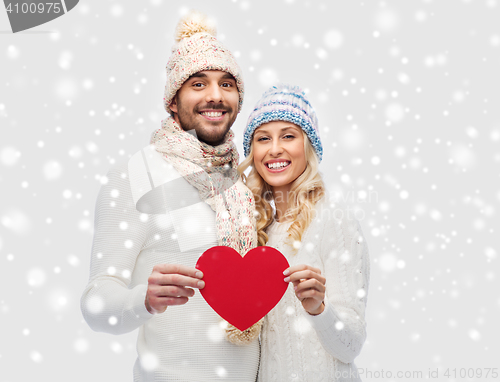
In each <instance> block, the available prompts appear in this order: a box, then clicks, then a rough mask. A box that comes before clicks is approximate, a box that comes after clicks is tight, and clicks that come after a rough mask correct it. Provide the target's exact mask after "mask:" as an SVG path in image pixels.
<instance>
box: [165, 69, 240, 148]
mask: <svg viewBox="0 0 500 382" xmlns="http://www.w3.org/2000/svg"><path fill="white" fill-rule="evenodd" d="M238 103H239V93H238V88H237V87H236V80H235V79H234V77H233V76H232V75H231V74H229V73H226V72H222V71H220V70H204V71H202V72H198V73H196V74H193V75H192V76H191V77H190V78H189V79H188V80H187V81H186V82H184V84H183V85H182V87H181V88H180V89H179V90H178V91H177V94H176V95H175V97H174V99H173V100H172V103H171V104H170V109H171V110H172V111H173V112H174V119H175V121H176V122H177V123H178V124H179V125H180V126H181V127H182V129H183V130H186V131H187V130H191V129H195V131H196V135H197V137H198V139H199V140H200V141H202V142H205V143H207V144H209V145H211V146H217V145H219V144H221V143H222V141H223V140H224V136H225V135H226V133H227V132H228V131H229V129H230V128H231V126H232V125H233V123H234V121H235V119H236V116H237V115H238Z"/></svg>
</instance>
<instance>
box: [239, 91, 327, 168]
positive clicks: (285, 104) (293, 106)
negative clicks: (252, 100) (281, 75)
mask: <svg viewBox="0 0 500 382" xmlns="http://www.w3.org/2000/svg"><path fill="white" fill-rule="evenodd" d="M273 121H287V122H291V123H294V124H295V125H297V126H299V127H301V128H302V130H304V131H305V133H306V134H307V137H308V138H309V140H310V141H311V143H312V146H313V147H314V149H315V151H316V154H318V158H319V161H321V159H322V157H323V146H322V144H321V139H320V137H319V127H318V118H317V116H316V112H315V111H314V109H313V107H312V106H311V104H310V103H309V101H308V100H307V98H306V95H305V93H304V92H303V91H302V90H301V89H300V88H299V87H298V86H290V85H286V84H283V85H279V86H273V87H272V88H270V89H269V90H267V91H266V92H265V93H264V94H263V96H262V98H261V99H260V100H259V101H258V102H257V104H256V105H255V108H254V109H253V111H252V113H251V114H250V117H248V122H247V127H246V129H245V133H244V135H243V149H244V153H245V156H248V154H249V153H250V145H251V143H252V137H253V133H254V132H255V130H256V129H257V128H258V127H259V126H260V125H263V124H265V123H268V122H273Z"/></svg>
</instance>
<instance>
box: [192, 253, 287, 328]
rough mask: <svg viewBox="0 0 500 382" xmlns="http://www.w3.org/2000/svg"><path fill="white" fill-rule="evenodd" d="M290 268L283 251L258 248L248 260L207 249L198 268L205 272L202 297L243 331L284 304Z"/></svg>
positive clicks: (197, 265)
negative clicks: (283, 299) (288, 269)
mask: <svg viewBox="0 0 500 382" xmlns="http://www.w3.org/2000/svg"><path fill="white" fill-rule="evenodd" d="M288 267H289V264H288V261H287V260H286V258H285V256H283V255H282V254H281V252H280V251H278V250H276V249H274V248H271V247H265V246H263V247H257V248H254V249H252V250H250V251H249V252H248V253H247V254H246V255H245V257H241V255H240V254H239V253H238V252H236V251H235V250H234V249H232V248H229V247H224V246H216V247H212V248H210V249H207V250H206V251H205V252H203V254H202V255H201V256H200V258H199V259H198V262H197V263H196V268H197V269H199V270H200V271H202V272H203V280H204V281H205V288H203V289H200V292H201V295H202V296H203V298H204V299H205V300H206V302H207V303H208V304H209V305H210V306H211V307H212V309H213V310H215V311H216V312H217V313H218V314H219V316H221V317H222V318H223V319H225V320H226V321H227V322H229V323H230V324H233V325H234V326H235V327H237V328H238V329H239V330H241V331H243V330H246V329H248V328H249V327H250V326H252V325H253V324H255V323H256V322H257V321H259V320H260V319H261V318H262V317H264V316H265V315H266V314H267V313H268V312H269V311H270V310H271V309H272V308H274V306H275V305H276V304H277V303H278V302H279V301H280V300H281V297H283V294H284V293H285V291H286V288H287V286H288V284H287V283H285V282H284V281H283V279H284V276H283V271H284V270H285V269H287V268H288Z"/></svg>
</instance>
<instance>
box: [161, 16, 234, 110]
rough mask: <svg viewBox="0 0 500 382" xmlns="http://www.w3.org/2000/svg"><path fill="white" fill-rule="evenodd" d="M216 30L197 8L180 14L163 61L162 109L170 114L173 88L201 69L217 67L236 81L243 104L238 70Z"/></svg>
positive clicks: (173, 95)
mask: <svg viewBox="0 0 500 382" xmlns="http://www.w3.org/2000/svg"><path fill="white" fill-rule="evenodd" d="M216 34H217V31H216V29H215V26H214V25H213V23H212V22H210V21H209V20H208V19H207V17H206V16H205V15H204V14H202V13H200V12H197V11H191V12H190V13H188V14H187V15H186V16H184V17H183V18H182V19H181V20H180V21H179V23H178V24H177V28H176V30H175V40H176V45H174V47H173V48H172V55H171V56H170V59H169V60H168V63H167V85H166V86H165V98H164V99H163V101H164V106H165V109H166V110H167V111H168V112H169V113H170V112H171V110H170V103H171V102H172V99H173V98H174V97H175V94H176V93H177V90H179V89H180V87H181V86H182V84H183V83H184V82H185V81H186V80H187V79H188V78H189V77H191V76H192V75H193V74H195V73H198V72H201V71H203V70H221V71H223V72H227V73H229V74H231V75H232V76H233V77H234V78H235V80H236V86H237V87H238V91H239V96H240V102H239V105H238V112H239V111H240V110H241V105H242V104H243V94H244V88H243V78H242V76H241V70H240V68H239V67H238V64H237V63H236V60H235V59H234V57H233V55H232V54H231V52H230V51H229V50H228V49H226V48H225V47H224V46H223V45H222V44H221V43H220V42H219V40H217V39H216V38H215V36H216Z"/></svg>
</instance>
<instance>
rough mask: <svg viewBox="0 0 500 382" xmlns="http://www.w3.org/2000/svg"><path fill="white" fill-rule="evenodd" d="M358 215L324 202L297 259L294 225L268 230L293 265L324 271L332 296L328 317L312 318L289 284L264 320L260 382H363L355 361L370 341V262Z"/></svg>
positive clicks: (325, 314) (327, 300)
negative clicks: (290, 238)
mask: <svg viewBox="0 0 500 382" xmlns="http://www.w3.org/2000/svg"><path fill="white" fill-rule="evenodd" d="M352 212H353V211H352V210H351V211H349V210H347V209H346V208H345V206H341V205H340V204H335V203H330V201H327V198H323V200H322V201H320V202H319V203H318V204H317V205H316V214H317V215H316V217H315V219H314V220H313V221H312V222H311V225H310V226H309V227H308V228H307V230H306V232H305V233H304V235H303V236H302V245H301V248H300V249H299V251H298V252H297V253H296V254H295V255H294V254H293V253H292V249H291V247H290V246H289V245H287V244H286V243H285V241H286V239H287V236H288V233H287V232H286V231H287V229H288V228H289V226H290V224H291V223H290V222H289V223H278V222H274V223H273V224H272V225H271V226H270V227H269V228H268V231H267V233H268V235H269V241H268V243H267V245H268V246H271V247H274V248H276V249H278V250H279V251H281V252H282V253H283V254H284V255H285V257H286V258H287V259H288V262H289V263H290V265H297V264H308V265H311V266H314V267H317V268H319V269H321V273H322V275H324V276H325V277H326V296H325V310H324V311H323V313H321V314H319V315H317V316H312V315H310V314H308V313H307V312H306V311H305V310H304V308H303V307H302V304H301V303H300V301H299V300H298V298H297V297H296V296H295V293H294V290H293V285H292V284H291V283H290V284H289V286H288V289H287V291H286V292H285V294H284V296H283V298H282V299H281V301H280V302H279V303H278V304H277V305H276V307H275V308H274V309H273V310H272V311H271V312H270V313H269V314H268V315H267V316H266V318H265V319H264V326H263V331H262V333H261V362H260V368H259V378H258V380H259V382H273V381H276V382H287V381H290V382H291V381H301V382H303V381H314V382H321V381H360V379H359V376H358V375H357V369H356V366H355V365H354V363H353V361H354V358H356V356H357V355H358V354H359V352H360V351H361V347H362V346H363V343H364V341H365V338H366V331H365V305H366V293H367V291H368V281H369V260H368V251H367V246H366V242H365V240H364V238H363V236H362V233H361V229H360V227H359V224H358V222H357V221H356V220H354V218H353V216H352ZM349 214H350V215H351V216H349Z"/></svg>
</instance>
